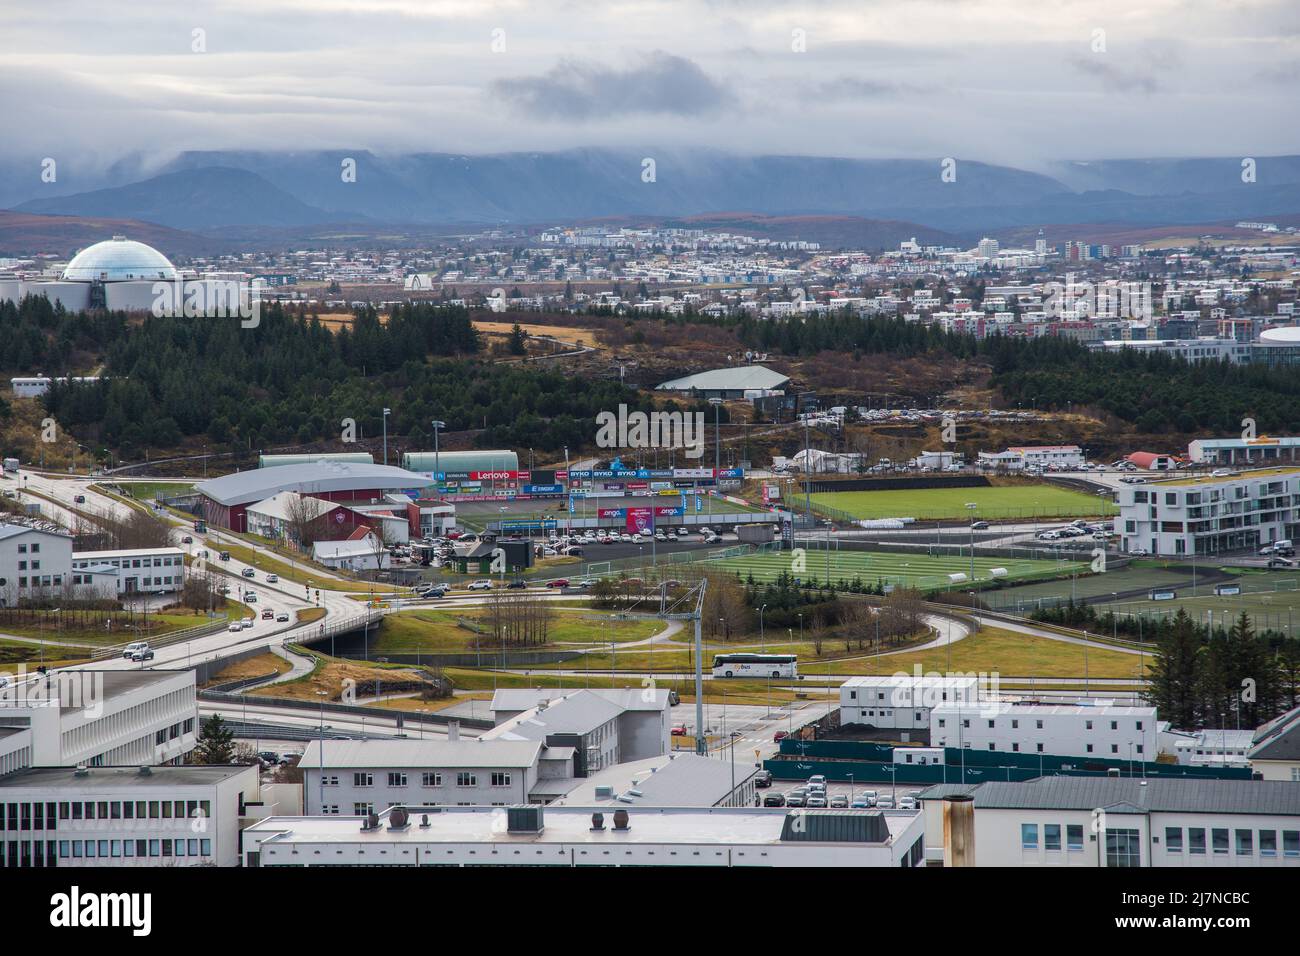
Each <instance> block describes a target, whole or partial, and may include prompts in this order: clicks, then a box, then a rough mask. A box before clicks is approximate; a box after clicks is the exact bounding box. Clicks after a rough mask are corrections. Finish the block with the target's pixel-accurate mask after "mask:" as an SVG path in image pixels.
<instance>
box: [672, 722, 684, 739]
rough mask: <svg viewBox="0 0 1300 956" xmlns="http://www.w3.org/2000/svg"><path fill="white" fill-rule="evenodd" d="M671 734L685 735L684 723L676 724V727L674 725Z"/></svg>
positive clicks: (675, 735) (676, 735)
mask: <svg viewBox="0 0 1300 956" xmlns="http://www.w3.org/2000/svg"><path fill="white" fill-rule="evenodd" d="M673 736H674V737H685V736H686V725H685V724H678V725H677V726H676V727H674V728H673Z"/></svg>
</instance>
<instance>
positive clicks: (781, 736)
mask: <svg viewBox="0 0 1300 956" xmlns="http://www.w3.org/2000/svg"><path fill="white" fill-rule="evenodd" d="M789 736H790V734H789V733H788V732H786V731H784V730H778V731H777V732H776V733H774V734H773V735H772V743H774V744H779V743H780V742H781V741H783V740H785V738H786V737H789Z"/></svg>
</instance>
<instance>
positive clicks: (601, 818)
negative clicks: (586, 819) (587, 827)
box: [591, 813, 605, 830]
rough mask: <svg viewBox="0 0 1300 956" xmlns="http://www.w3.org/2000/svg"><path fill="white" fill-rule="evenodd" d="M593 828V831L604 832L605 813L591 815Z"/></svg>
mask: <svg viewBox="0 0 1300 956" xmlns="http://www.w3.org/2000/svg"><path fill="white" fill-rule="evenodd" d="M591 828H592V829H593V830H604V829H605V814H603V813H593V814H592V815H591Z"/></svg>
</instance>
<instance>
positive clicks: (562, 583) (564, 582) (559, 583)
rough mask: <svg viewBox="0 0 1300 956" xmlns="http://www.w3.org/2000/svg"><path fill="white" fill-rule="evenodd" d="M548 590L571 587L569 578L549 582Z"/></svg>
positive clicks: (547, 584)
mask: <svg viewBox="0 0 1300 956" xmlns="http://www.w3.org/2000/svg"><path fill="white" fill-rule="evenodd" d="M546 586H547V587H548V588H567V587H568V586H569V579H568V578H556V579H555V580H554V581H547V582H546Z"/></svg>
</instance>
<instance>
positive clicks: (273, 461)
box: [257, 451, 375, 468]
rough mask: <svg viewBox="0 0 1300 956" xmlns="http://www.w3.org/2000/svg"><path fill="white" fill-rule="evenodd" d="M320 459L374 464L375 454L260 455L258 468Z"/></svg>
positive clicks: (304, 463)
mask: <svg viewBox="0 0 1300 956" xmlns="http://www.w3.org/2000/svg"><path fill="white" fill-rule="evenodd" d="M318 461H341V462H346V463H348V464H353V465H373V464H374V463H375V456H374V455H372V454H370V453H369V452H366V451H324V452H319V453H311V452H309V453H306V454H301V455H258V456H257V467H258V468H276V467H278V466H280V465H311V464H315V463H316V462H318Z"/></svg>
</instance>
